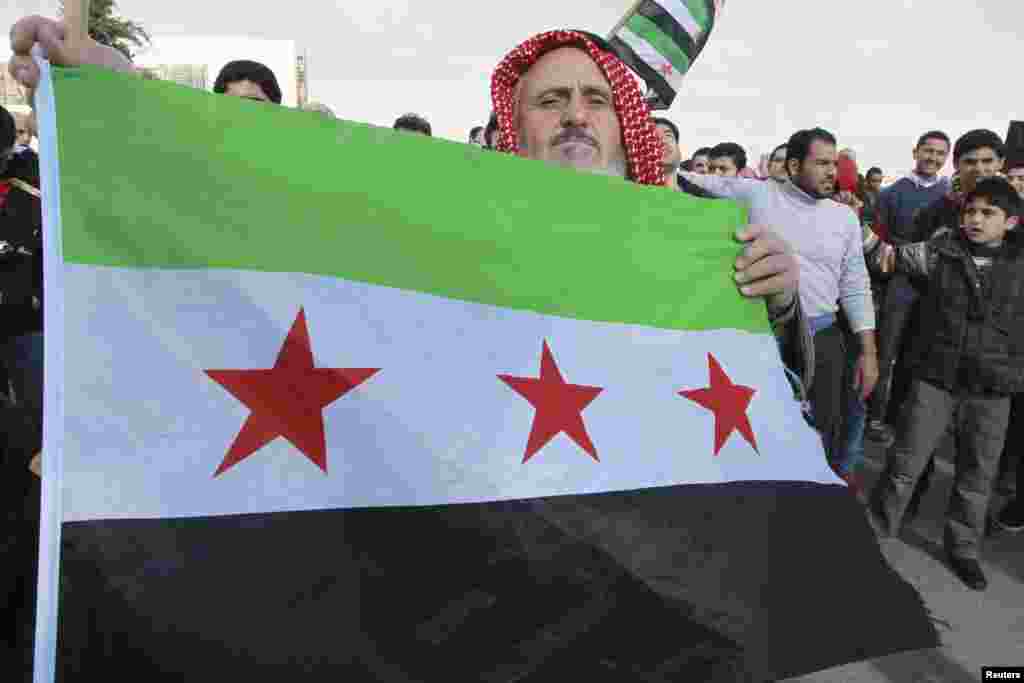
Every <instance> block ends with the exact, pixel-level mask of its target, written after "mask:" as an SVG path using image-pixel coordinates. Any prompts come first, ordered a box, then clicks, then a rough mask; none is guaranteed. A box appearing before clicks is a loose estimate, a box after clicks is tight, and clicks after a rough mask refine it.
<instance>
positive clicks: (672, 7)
mask: <svg viewBox="0 0 1024 683" xmlns="http://www.w3.org/2000/svg"><path fill="white" fill-rule="evenodd" d="M657 3H658V4H659V5H661V7H662V9H664V10H665V11H666V12H668V13H669V14H671V15H672V17H673V18H674V19H675V20H676V22H677V23H678V24H679V25H680V26H682V27H683V28H684V29H686V32H687V33H689V34H690V36H691V37H692V38H693V39H694V42H696V41H697V38H698V36H699V35H700V34H701V33H702V32H703V31H704V27H703V26H701V25H700V24H699V23H697V20H696V19H694V18H693V15H692V14H690V8H689V7H687V6H686V3H685V2H683V0H657Z"/></svg>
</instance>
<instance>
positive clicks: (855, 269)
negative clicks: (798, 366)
mask: <svg viewBox="0 0 1024 683" xmlns="http://www.w3.org/2000/svg"><path fill="white" fill-rule="evenodd" d="M681 175H682V176H683V177H684V178H685V179H686V180H688V181H689V182H691V183H693V184H694V185H696V186H698V187H700V188H701V189H703V190H706V191H708V192H710V193H711V194H713V195H715V196H716V197H721V198H723V199H735V200H736V201H738V202H740V203H741V204H743V205H744V206H746V207H747V209H748V211H749V220H750V222H751V223H758V224H762V225H766V226H768V227H769V228H771V229H772V230H773V231H775V232H776V233H777V234H778V235H780V236H781V237H782V238H783V239H785V240H786V241H787V242H789V243H790V245H791V246H792V248H793V251H794V252H795V254H796V259H797V263H798V265H799V267H800V304H801V306H802V307H803V310H804V313H805V314H806V315H808V316H810V317H812V318H813V317H817V316H821V315H826V314H829V313H835V312H836V311H837V310H838V307H837V306H836V302H837V301H838V302H840V304H841V305H842V307H843V312H844V313H845V314H846V317H847V319H849V321H850V326H851V327H852V328H853V331H854V332H865V331H868V330H873V329H875V308H874V304H873V303H872V300H871V281H870V280H869V278H868V270H867V266H866V265H865V264H864V244H863V231H862V229H861V226H860V223H859V222H858V220H857V216H856V214H854V212H853V210H852V209H850V207H848V206H846V205H844V204H840V203H838V202H835V201H833V200H831V199H820V200H819V199H815V198H814V197H811V196H810V195H809V194H807V193H806V192H804V191H803V190H801V189H800V188H799V187H797V186H796V185H794V184H793V183H792V182H791V181H786V182H777V181H774V180H756V179H751V178H725V177H722V176H715V175H699V174H696V173H682V174H681Z"/></svg>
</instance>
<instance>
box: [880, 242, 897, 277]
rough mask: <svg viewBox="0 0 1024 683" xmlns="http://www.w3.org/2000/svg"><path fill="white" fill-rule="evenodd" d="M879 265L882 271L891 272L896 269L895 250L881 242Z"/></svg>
mask: <svg viewBox="0 0 1024 683" xmlns="http://www.w3.org/2000/svg"><path fill="white" fill-rule="evenodd" d="M881 249H882V256H881V266H882V272H883V273H891V272H893V271H894V270H896V250H895V249H893V248H892V246H890V245H888V244H885V243H882V245H881Z"/></svg>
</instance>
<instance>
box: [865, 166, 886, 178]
mask: <svg viewBox="0 0 1024 683" xmlns="http://www.w3.org/2000/svg"><path fill="white" fill-rule="evenodd" d="M875 173H877V174H878V175H880V176H884V175H885V174H884V173H882V169H880V168H878V167H877V166H872V167H871V168H869V169H868V172H867V173H866V174H864V177H865V178H870V177H871V176H872V175H873V174H875Z"/></svg>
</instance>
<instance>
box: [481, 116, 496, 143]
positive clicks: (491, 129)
mask: <svg viewBox="0 0 1024 683" xmlns="http://www.w3.org/2000/svg"><path fill="white" fill-rule="evenodd" d="M497 132H498V115H497V114H496V113H495V112H493V111H492V112H491V118H489V119H487V126H485V127H484V144H485V145H487V147H488V148H489V149H494V144H495V142H496V140H495V139H494V134H495V133H497Z"/></svg>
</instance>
